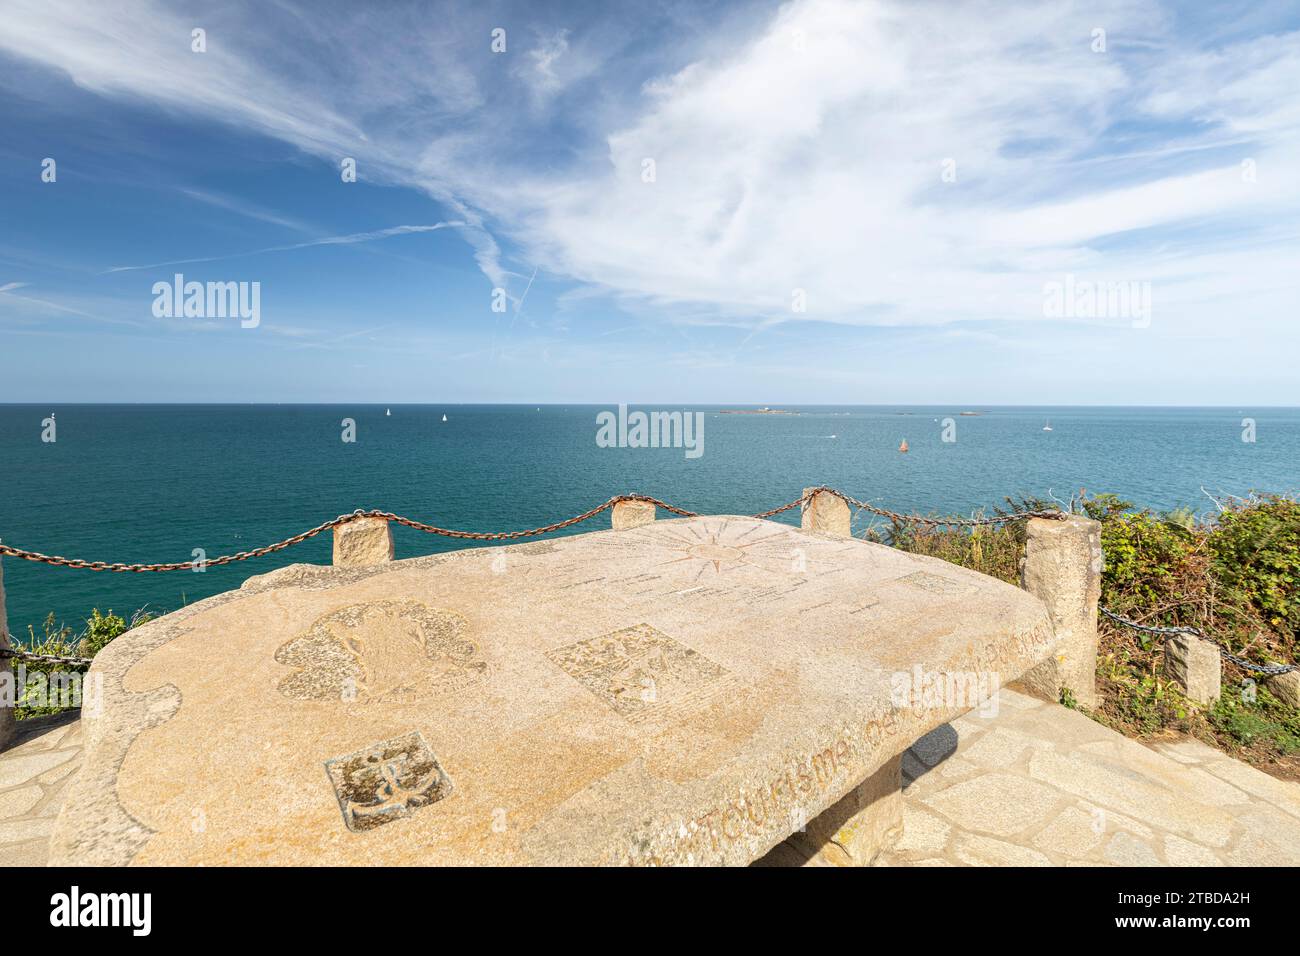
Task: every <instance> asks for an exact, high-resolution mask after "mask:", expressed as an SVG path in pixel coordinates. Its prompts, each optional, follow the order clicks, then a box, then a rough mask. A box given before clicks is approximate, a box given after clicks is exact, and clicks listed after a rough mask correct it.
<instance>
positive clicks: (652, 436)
mask: <svg viewBox="0 0 1300 956" xmlns="http://www.w3.org/2000/svg"><path fill="white" fill-rule="evenodd" d="M596 426H597V428H596V445H597V446H598V447H600V448H684V449H686V457H687V458H699V457H700V456H701V455H703V454H704V413H703V412H629V411H628V410H627V406H626V405H619V406H618V413H617V414H615V413H614V412H610V411H605V412H600V413H598V414H597V415H596Z"/></svg>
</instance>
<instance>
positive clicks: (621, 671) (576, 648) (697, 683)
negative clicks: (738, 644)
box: [546, 624, 729, 722]
mask: <svg viewBox="0 0 1300 956" xmlns="http://www.w3.org/2000/svg"><path fill="white" fill-rule="evenodd" d="M546 657H547V659H548V660H550V661H551V663H553V664H555V665H556V666H557V667H559V668H560V669H561V670H563V671H564V672H565V673H566V674H568V675H569V676H570V677H572V678H573V679H574V680H576V681H577V682H578V683H579V684H581V685H582V686H583V687H585V688H587V690H589V691H591V693H593V694H594V695H596V697H598V698H600V699H601V700H603V701H604V702H605V703H607V704H609V706H610V707H612V708H614V710H615V711H617V712H618V714H619V715H621V716H622V717H625V718H627V719H628V720H631V721H634V722H636V721H639V720H644V719H646V718H647V717H650V716H652V715H656V714H662V713H668V712H671V711H681V710H689V709H691V706H692V705H693V704H695V703H704V702H705V701H707V699H708V698H710V697H711V696H712V694H713V692H714V691H716V690H717V689H718V688H719V687H720V686H721V685H722V682H724V681H725V680H726V679H727V678H728V677H729V672H728V671H727V670H726V669H725V668H724V667H722V666H721V665H720V664H716V663H714V662H713V661H711V660H709V659H708V658H707V657H705V656H704V655H703V654H701V653H699V652H698V651H695V650H692V649H691V648H689V647H687V646H686V645H685V644H682V643H681V642H679V641H675V640H673V639H672V638H671V637H669V636H668V635H667V634H665V633H663V632H662V631H659V630H656V629H655V628H653V627H651V626H650V625H649V624H637V625H635V626H633V627H625V628H623V629H622V630H618V631H612V632H611V633H609V634H602V635H601V636H599V637H591V638H587V639H586V640H582V641H578V642H576V643H574V644H566V645H565V646H564V647H557V648H555V649H554V650H551V651H548V652H547V653H546Z"/></svg>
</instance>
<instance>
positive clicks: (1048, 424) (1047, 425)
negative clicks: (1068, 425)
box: [1043, 419, 1052, 432]
mask: <svg viewBox="0 0 1300 956" xmlns="http://www.w3.org/2000/svg"><path fill="white" fill-rule="evenodd" d="M1051 430H1052V422H1051V419H1048V422H1047V424H1046V425H1044V426H1043V431H1045V432H1050V431H1051Z"/></svg>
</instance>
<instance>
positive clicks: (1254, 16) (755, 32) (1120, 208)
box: [0, 0, 1300, 406]
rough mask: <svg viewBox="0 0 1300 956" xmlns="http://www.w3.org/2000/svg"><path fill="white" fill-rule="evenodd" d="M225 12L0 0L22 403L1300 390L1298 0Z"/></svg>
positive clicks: (1200, 394)
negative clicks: (188, 291)
mask: <svg viewBox="0 0 1300 956" xmlns="http://www.w3.org/2000/svg"><path fill="white" fill-rule="evenodd" d="M209 6H210V5H209V4H194V3H183V2H170V3H153V2H115V3H112V4H106V3H98V2H60V0H3V2H0V129H3V130H4V136H3V138H0V401H36V402H50V401H58V402H74V401H164V402H178V401H235V402H245V401H247V402H276V401H307V402H317V401H320V402H342V401H349V402H354V401H372V402H379V403H392V404H395V403H400V402H421V401H429V402H495V401H499V402H594V403H600V404H606V405H612V404H614V403H617V402H624V401H626V402H634V403H635V402H651V403H652V402H663V403H668V402H671V403H682V402H722V403H731V402H735V403H741V402H754V403H763V404H774V403H818V402H824V403H894V402H896V403H949V402H952V403H962V404H976V403H985V404H994V403H1012V404H1076V403H1077V404H1227V405H1234V406H1236V405H1243V404H1254V405H1264V404H1277V405H1294V404H1297V403H1298V402H1300V399H1298V398H1297V382H1300V374H1297V364H1298V363H1297V360H1298V359H1300V323H1297V321H1296V319H1297V315H1296V313H1297V305H1298V304H1300V275H1297V273H1298V271H1300V270H1297V264H1300V13H1298V12H1297V8H1296V7H1295V5H1294V4H1293V3H1278V4H1269V3H1261V4H1252V5H1249V6H1248V7H1245V8H1244V9H1242V8H1239V7H1238V5H1236V4H1222V5H1219V4H1212V3H1196V4H1179V5H1162V4H1156V3H1146V2H1144V3H1130V2H1105V0H1103V2H1100V3H1092V2H1090V3H1070V2H1050V0H1049V2H1046V3H1032V4H1025V5H1018V4H1010V3H1001V2H999V3H969V4H957V3H927V2H910V3H874V2H852V3H850V2H844V0H799V2H793V3H786V4H778V3H762V2H758V3H752V2H751V3H743V4H742V3H737V4H726V3H702V2H698V0H695V2H685V3H680V4H678V3H664V4H654V3H635V4H631V3H629V4H607V3H592V4H579V3H565V4H548V3H536V2H530V3H519V4H494V3H475V4H445V5H439V4H399V3H391V4H389V3H386V4H382V5H380V4H355V3H346V4H328V3H312V4H305V3H304V4H294V3H290V2H267V3H256V4H253V3H248V4H239V3H232V4H223V5H219V9H217V10H215V11H214V10H211V9H208V8H209ZM195 28H201V29H203V30H204V31H205V39H206V50H205V51H204V52H195V51H194V50H193V49H192V43H193V41H192V31H193V30H194V29H195ZM498 29H500V30H504V31H505V51H504V52H494V51H493V49H492V42H493V31H494V30H498ZM1099 31H1100V32H1099ZM47 157H48V158H53V159H54V160H55V161H56V164H57V165H56V170H57V178H56V180H55V181H54V182H43V181H42V178H41V172H42V161H43V160H44V159H45V158H47ZM345 157H351V158H354V159H355V160H356V164H357V173H358V179H357V181H356V182H353V183H345V182H343V181H342V179H341V177H340V163H341V162H342V160H343V159H344V158H345ZM647 160H652V161H653V171H654V175H653V178H652V180H651V181H647V176H646V170H647ZM435 226H437V227H438V228H430V227H435ZM177 263H179V264H177ZM177 272H180V273H182V274H183V275H184V276H185V278H186V279H187V280H191V281H199V282H209V281H213V282H230V281H234V282H258V283H260V289H261V321H260V324H259V325H258V326H257V327H256V328H241V326H240V323H239V322H238V321H235V320H230V319H208V318H179V317H178V318H167V317H157V316H155V315H154V312H153V308H152V307H153V304H154V294H153V292H152V287H153V284H154V283H155V282H157V281H160V280H163V281H170V280H171V279H172V276H173V275H174V274H175V273H177ZM1067 277H1068V281H1069V282H1070V283H1071V286H1072V287H1077V286H1080V285H1087V284H1090V283H1091V284H1093V285H1101V284H1108V283H1109V284H1112V287H1119V286H1121V285H1122V286H1123V287H1124V288H1126V289H1132V290H1134V293H1135V298H1134V302H1140V301H1142V300H1141V296H1139V295H1137V292H1138V291H1140V290H1145V293H1146V294H1147V295H1149V299H1150V308H1149V310H1147V311H1146V312H1145V313H1143V314H1135V313H1134V308H1137V307H1132V308H1126V309H1124V310H1121V311H1120V312H1118V313H1116V312H1114V311H1113V310H1112V311H1111V312H1109V313H1108V312H1106V311H1105V310H1104V309H1101V308H1100V307H1099V308H1098V309H1096V310H1094V311H1093V312H1088V311H1087V310H1086V309H1082V310H1078V311H1075V312H1072V313H1071V314H1069V315H1066V316H1060V315H1055V314H1048V310H1047V309H1046V307H1045V300H1046V299H1047V290H1048V289H1049V288H1052V287H1053V284H1056V286H1060V285H1061V284H1063V283H1064V282H1065V281H1066V280H1067ZM494 289H502V290H504V296H505V303H506V308H505V311H503V312H501V311H493V309H492V302H493V297H494V292H493V290H494ZM800 305H802V307H800ZM1138 311H1139V312H1140V311H1141V310H1140V309H1138Z"/></svg>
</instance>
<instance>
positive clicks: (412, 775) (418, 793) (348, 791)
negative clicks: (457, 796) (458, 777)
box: [325, 731, 451, 833]
mask: <svg viewBox="0 0 1300 956" xmlns="http://www.w3.org/2000/svg"><path fill="white" fill-rule="evenodd" d="M325 771H326V773H328V774H329V778H330V782H331V783H333V784H334V793H335V795H336V796H337V797H338V801H339V809H340V810H342V811H343V822H344V823H345V824H347V828H348V829H349V830H351V831H352V832H353V833H362V832H365V831H366V830H373V829H374V828H375V827H380V826H383V825H384V824H385V823H392V822H393V821H394V820H400V819H402V818H403V817H409V816H410V815H411V814H412V813H414V812H415V811H416V810H418V809H420V808H421V807H427V806H428V805H429V804H431V803H437V802H438V801H439V800H442V799H443V798H444V797H446V796H447V795H448V794H450V793H451V780H449V779H448V778H447V775H446V774H445V773H444V772H443V770H442V767H441V766H440V765H439V764H438V758H437V757H435V756H434V755H433V751H432V750H430V749H429V745H428V744H427V743H425V742H424V737H423V736H422V735H421V734H420V732H419V731H412V732H411V733H409V734H403V735H402V736H401V737H394V738H393V739H392V740H385V741H382V742H380V743H377V744H371V745H370V746H369V747H366V748H365V749H364V750H358V751H357V752H356V753H350V754H348V755H347V756H345V757H335V758H334V759H333V760H327V761H326V762H325Z"/></svg>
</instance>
